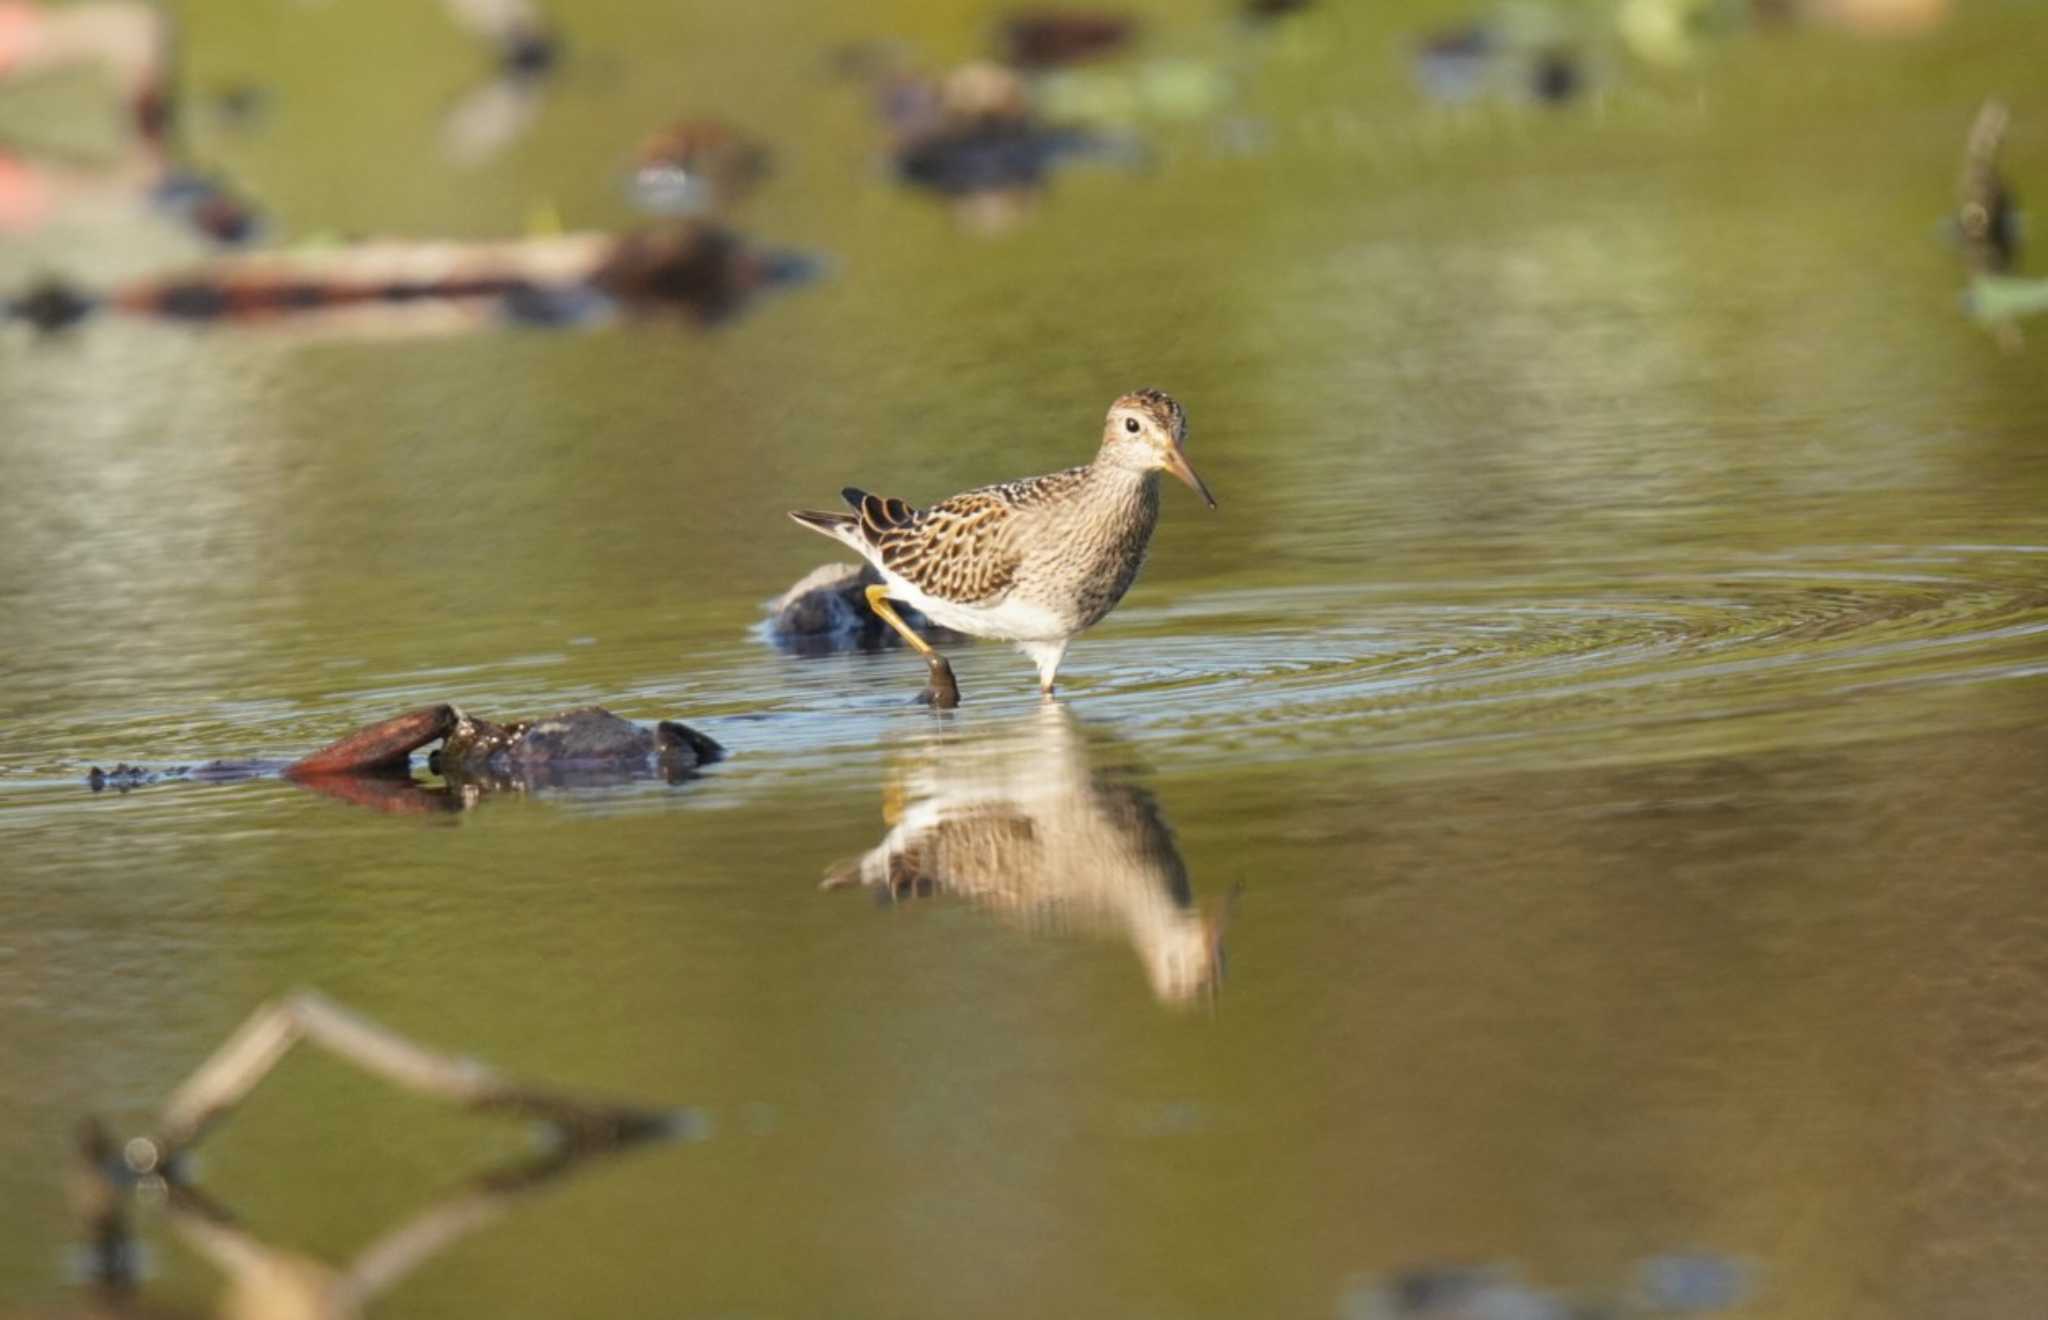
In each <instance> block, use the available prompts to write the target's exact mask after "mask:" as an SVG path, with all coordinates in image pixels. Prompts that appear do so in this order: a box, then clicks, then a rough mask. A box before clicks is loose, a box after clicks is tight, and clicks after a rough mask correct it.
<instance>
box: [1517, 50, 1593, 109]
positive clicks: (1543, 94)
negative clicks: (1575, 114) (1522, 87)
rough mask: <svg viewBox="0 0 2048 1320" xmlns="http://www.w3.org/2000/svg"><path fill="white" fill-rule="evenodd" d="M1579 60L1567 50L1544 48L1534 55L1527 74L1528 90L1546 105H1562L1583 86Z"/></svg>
mask: <svg viewBox="0 0 2048 1320" xmlns="http://www.w3.org/2000/svg"><path fill="white" fill-rule="evenodd" d="M1585 81H1586V80H1585V78H1584V76H1583V75H1582V74H1580V72H1579V62H1578V59H1577V57H1575V56H1574V55H1573V54H1572V53H1571V52H1570V51H1568V50H1546V51H1544V52H1542V53H1541V54H1539V55H1538V56H1537V57H1536V63H1535V66H1534V68H1532V69H1531V70H1530V74H1529V90H1530V92H1531V93H1533V94H1534V95H1535V97H1536V99H1537V100H1539V101H1542V102H1544V103H1545V104H1548V105H1563V104H1564V103H1565V102H1566V101H1569V100H1571V99H1572V98H1573V97H1575V96H1577V95H1578V94H1579V92H1580V91H1581V90H1582V89H1583V88H1584V86H1585Z"/></svg>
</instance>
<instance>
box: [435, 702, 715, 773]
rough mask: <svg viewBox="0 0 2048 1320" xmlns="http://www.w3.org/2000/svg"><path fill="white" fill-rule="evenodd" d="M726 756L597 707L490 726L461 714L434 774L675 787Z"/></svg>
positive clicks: (674, 730) (675, 728) (664, 726)
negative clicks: (655, 779)
mask: <svg viewBox="0 0 2048 1320" xmlns="http://www.w3.org/2000/svg"><path fill="white" fill-rule="evenodd" d="M724 755H725V749H724V748H723V747H721V746H720V745H719V744H718V743H717V742H716V741H715V740H713V739H711V738H707V737H705V736H704V735H703V734H701V733H698V732H697V731H696V730H695V729H692V728H690V727H689V726H688V725H686V724H678V723H676V722H674V721H672V720H664V721H663V722H662V723H661V724H660V725H658V726H657V727H656V728H654V729H652V730H648V729H643V728H641V727H640V726H639V725H637V724H635V723H633V722H632V721H631V720H623V719H620V718H619V717H618V716H616V715H614V714H612V713H611V712H610V711H608V710H605V709H604V708H602V707H600V706H583V707H579V708H577V709H575V710H565V711H562V712H560V713H559V714H555V715H547V716H543V717H542V718H540V719H537V720H525V721H521V722H519V723H515V724H493V723H491V722H490V721H489V720H480V719H476V718H474V717H472V716H468V715H462V714H457V715H456V718H455V724H454V727H453V728H451V729H450V730H449V731H448V734H447V736H446V738H444V739H443V740H442V743H441V748H440V750H439V751H437V752H435V753H434V754H433V756H432V757H431V758H430V759H429V760H428V763H427V764H428V766H429V768H431V769H433V770H434V771H435V772H436V773H438V774H441V775H445V776H447V777H449V778H451V779H464V780H481V781H498V782H501V783H502V782H508V781H509V782H517V783H522V784H528V785H531V784H535V783H549V784H568V783H575V782H592V781H593V778H594V777H602V778H604V779H607V780H611V781H616V780H618V779H619V778H622V777H623V778H638V777H640V776H642V775H650V774H660V775H662V776H664V777H666V778H668V779H669V780H670V782H677V781H679V780H680V779H682V778H686V777H687V776H688V774H689V772H691V771H693V770H695V769H696V768H697V767H698V766H701V765H706V764H709V763H710V762H712V761H716V760H719V759H720V758H722V757H723V756H724Z"/></svg>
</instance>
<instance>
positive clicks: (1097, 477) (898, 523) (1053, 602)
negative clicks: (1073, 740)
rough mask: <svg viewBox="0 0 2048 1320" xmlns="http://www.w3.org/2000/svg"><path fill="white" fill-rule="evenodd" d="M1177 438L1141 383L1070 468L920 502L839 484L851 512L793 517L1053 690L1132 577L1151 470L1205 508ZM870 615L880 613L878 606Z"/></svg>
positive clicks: (937, 669)
mask: <svg viewBox="0 0 2048 1320" xmlns="http://www.w3.org/2000/svg"><path fill="white" fill-rule="evenodd" d="M1186 439H1187V416H1186V414H1185V413H1184V412H1183V411H1182V410H1181V406H1180V405H1179V404H1178V403H1176V402H1174V400H1173V399H1172V398H1171V397H1169V396H1168V395H1165V394H1162V393H1160V392H1159V391H1157V390H1139V391H1137V392H1135V393H1132V394H1126V395H1124V396H1123V397H1122V398H1120V399H1118V400H1117V401H1116V402H1115V403H1114V404H1112V405H1111V406H1110V410H1109V417H1108V420H1107V422H1106V423H1105V425H1104V428H1103V438H1102V447H1101V449H1100V450H1099V451H1098V452H1097V454H1096V456H1095V460H1094V461H1093V462H1091V463H1088V464H1085V465H1083V466H1081V467H1075V468H1068V469H1066V470H1064V471H1061V472H1053V473H1049V474H1047V475H1045V476H1042V477H1030V478H1026V479H1024V480H1021V481H1007V482H1001V483H999V484H996V485H993V486H982V487H979V488H977V489H975V490H970V491H967V492H965V493H963V494H959V495H954V496H952V497H950V498H948V499H943V500H940V501H938V502H937V503H935V504H931V505H928V506H926V507H924V508H921V509H920V508H915V507H913V506H911V505H910V504H908V503H906V502H905V501H903V500H901V499H896V498H893V497H886V496H879V495H872V494H869V493H868V492H867V491H864V490H861V489H859V488H858V487H854V486H849V487H847V488H846V489H845V490H844V491H842V492H841V494H842V496H843V497H844V498H845V500H846V502H847V504H848V505H849V506H851V507H852V508H853V509H854V511H855V512H854V513H852V514H843V513H815V512H796V513H792V514H791V515H790V516H791V517H793V518H795V519H796V520H797V521H798V522H799V523H802V524H803V525H804V526H806V527H809V528H811V529H812V530H813V531H817V532H821V533H823V534H825V535H827V536H831V537H834V538H836V539H838V540H840V541H843V542H845V543H846V544H847V545H849V546H851V547H853V549H855V550H857V551H858V552H860V554H861V555H862V557H863V558H865V559H867V560H868V562H869V563H872V564H873V565H874V566H875V567H876V568H877V569H879V570H880V571H881V573H882V575H883V578H884V580H885V581H886V582H887V584H888V591H887V595H888V596H889V597H890V598H893V599H896V600H902V601H905V602H907V603H909V604H911V605H914V606H916V607H917V608H918V609H920V610H922V611H924V613H925V614H926V615H927V616H929V617H930V618H931V619H932V620H933V621H934V622H937V623H940V624H943V625H944V626H946V627H948V628H952V629H954V630H956V631H959V632H963V633H967V634H969V635H970V636H976V637H993V638H1000V639H1003V640H1006V641H1012V642H1016V643H1017V644H1018V645H1019V646H1020V647H1021V648H1022V649H1023V650H1024V651H1025V653H1026V654H1028V655H1030V656H1031V657H1032V659H1033V660H1035V661H1036V662H1037V664H1038V668H1039V680H1040V685H1041V687H1042V688H1043V689H1044V690H1045V691H1047V692H1050V691H1051V690H1052V682H1053V675H1054V674H1055V673H1056V672H1057V670H1058V668H1059V662H1060V657H1061V655H1062V654H1063V653H1064V652H1065V650H1066V646H1067V643H1068V642H1069V641H1071V640H1072V639H1073V638H1074V637H1075V636H1076V635H1077V634H1079V633H1081V632H1082V631H1084V630H1086V629H1088V628H1090V627H1092V626H1094V625H1095V624H1096V623H1099V622H1101V620H1102V619H1103V617H1104V616H1105V615H1107V614H1108V613H1109V612H1110V610H1112V609H1114V608H1115V606H1116V603H1117V602H1118V601H1119V600H1121V599H1122V598H1123V595H1124V593H1125V592H1126V591H1128V590H1130V587H1131V583H1132V582H1134V581H1135V580H1136V579H1137V576H1138V569H1139V568H1140V567H1141V566H1142V565H1143V563H1144V560H1145V549H1146V545H1147V544H1148V543H1149V541H1150V540H1151V537H1152V529H1153V526H1154V525H1155V524H1156V523H1157V522H1158V519H1159V473H1160V472H1161V471H1168V472H1172V473H1174V474H1175V475H1176V476H1178V477H1180V478H1181V479H1182V480H1183V481H1186V482H1187V483H1188V485H1190V486H1191V487H1193V488H1194V489H1195V490H1197V491H1198V492H1200V493H1201V495H1202V498H1203V499H1205V500H1208V502H1209V503H1210V504H1211V505H1212V506H1213V505H1214V504H1215V500H1213V499H1211V498H1210V496H1209V492H1208V489H1207V488H1206V487H1204V486H1203V485H1202V483H1201V479H1200V478H1199V477H1197V476H1196V475H1195V472H1194V469H1193V468H1192V467H1190V466H1188V461H1187V458H1186V456H1185V455H1184V454H1183V453H1182V446H1183V445H1184V444H1185V442H1186ZM877 613H881V614H882V617H883V618H885V619H887V618H888V617H889V616H888V614H887V613H884V612H883V610H882V608H881V607H880V606H878V607H877ZM906 636H911V634H909V633H908V632H907V631H906ZM919 645H920V647H921V643H919ZM921 649H922V651H923V653H924V654H925V655H926V658H927V660H928V661H930V662H931V663H932V666H933V672H934V676H935V679H937V678H938V677H940V676H941V675H943V678H944V682H945V684H947V685H950V683H951V673H950V670H949V669H947V668H946V667H945V662H944V661H943V660H942V659H939V658H938V657H937V654H936V653H935V652H931V651H930V650H929V648H922V647H921ZM935 692H936V693H939V694H941V695H943V692H944V687H943V686H942V687H939V688H935Z"/></svg>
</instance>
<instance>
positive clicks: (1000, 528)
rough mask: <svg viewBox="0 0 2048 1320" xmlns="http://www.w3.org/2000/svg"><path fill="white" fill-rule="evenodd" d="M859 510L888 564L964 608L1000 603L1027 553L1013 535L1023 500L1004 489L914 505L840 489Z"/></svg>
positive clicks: (864, 530)
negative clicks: (1015, 500) (1015, 499)
mask: <svg viewBox="0 0 2048 1320" xmlns="http://www.w3.org/2000/svg"><path fill="white" fill-rule="evenodd" d="M840 495H841V497H842V498H844V499H845V501H846V502H847V504H849V505H851V506H852V507H853V508H854V509H855V510H856V511H857V512H858V514H859V518H860V533H861V539H862V540H864V541H866V542H867V543H868V544H869V545H871V546H873V547H874V548H875V551H876V553H877V554H878V555H879V556H880V557H881V561H882V564H883V566H884V567H886V568H887V569H888V570H889V571H890V572H892V573H895V574H896V575H898V576H899V577H902V578H904V579H905V580H907V581H909V582H912V583H915V584H916V585H917V587H918V589H919V590H921V591H924V592H926V593H928V594H930V595H933V596H936V597H938V598H939V599H941V600H950V601H955V602H958V603H959V604H962V605H980V604H988V603H993V602H995V601H997V600H1000V599H1001V598H1002V597H1003V596H1004V595H1005V594H1006V593H1007V592H1008V591H1009V590H1010V585H1011V583H1012V582H1013V581H1014V580H1015V578H1016V575H1017V566H1018V564H1019V563H1020V562H1022V560H1023V554H1022V553H1021V552H1020V551H1019V550H1018V549H1017V548H1016V546H1015V545H1014V544H1013V538H1012V536H1011V534H1010V532H1011V525H1012V515H1013V514H1014V513H1015V511H1016V505H1015V504H1014V503H1013V502H1012V501H1011V500H1010V499H1009V498H1008V497H1007V496H1006V495H1005V494H1003V493H1002V490H1001V488H998V487H991V488H988V489H985V490H971V491H968V492H967V493H966V494H964V495H955V496H953V497H952V498H951V499H945V500H940V501H939V502H938V503H937V504H934V505H932V506H931V507H930V508H925V509H914V508H912V507H911V506H910V505H908V504H906V503H904V502H903V501H902V500H899V499H894V498H891V497H888V496H882V495H871V494H869V493H868V492H867V491H864V490H861V489H860V488H859V487H857V486H848V487H847V488H846V489H845V490H843V491H841V492H840Z"/></svg>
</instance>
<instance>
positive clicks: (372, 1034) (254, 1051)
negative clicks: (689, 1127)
mask: <svg viewBox="0 0 2048 1320" xmlns="http://www.w3.org/2000/svg"><path fill="white" fill-rule="evenodd" d="M301 1037H304V1038H306V1039H308V1040H311V1041H312V1042H313V1043H314V1044H316V1045H320V1046H322V1047H324V1048H325V1049H327V1050H329V1051H331V1052H333V1053H334V1054H337V1055H339V1056H340V1057H342V1058H343V1059H346V1060H348V1061H349V1062H350V1063H353V1064H355V1065H356V1066H357V1067H359V1068H362V1069H363V1070H365V1071H366V1072H371V1073H375V1074H376V1075H377V1076H379V1077H382V1078H383V1079H384V1080H386V1081H388V1082H390V1083H391V1084H392V1085H394V1086H400V1087H404V1088H405V1089H406V1090H408V1091H416V1092H419V1093H421V1094H423V1095H431V1096H434V1097H437V1098H439V1099H442V1100H446V1101H449V1102H450V1103H453V1104H459V1105H463V1106H465V1107H467V1108H470V1109H479V1110H493V1111H500V1112H505V1113H512V1114H521V1115H524V1116H526V1117H529V1118H537V1119H541V1120H544V1121H546V1122H549V1123H553V1124H555V1125H557V1126H559V1127H560V1128H561V1129H563V1131H564V1133H565V1134H566V1135H567V1136H568V1137H569V1139H570V1140H571V1142H572V1143H574V1144H586V1143H598V1144H601V1143H603V1142H605V1141H618V1140H624V1139H627V1138H630V1137H632V1136H635V1135H642V1134H652V1133H654V1132H657V1131H659V1130H661V1129H662V1128H664V1127H665V1126H666V1125H667V1123H668V1122H669V1118H668V1116H665V1115H661V1114H657V1113H654V1112H651V1111H646V1110H637V1109H628V1108H623V1107H618V1106H613V1105H602V1104H591V1103H587V1102H585V1101H581V1100H577V1099H573V1098H570V1097H568V1096H563V1095H557V1094H553V1093H550V1092H547V1091H544V1090H540V1089H538V1088H534V1087H529V1086H525V1085H522V1084H519V1083H515V1082H512V1081H509V1080H507V1079H506V1078H504V1077H501V1076H500V1075H499V1074H498V1073H497V1072H495V1071H494V1070H493V1069H491V1068H490V1067H488V1066H486V1065H485V1064H482V1063H479V1062H477V1061H476V1060H474V1059H464V1058H459V1057H456V1056H452V1055H445V1054H436V1053H434V1052H432V1051H431V1050H427V1049H424V1048H422V1047H421V1046H419V1045H416V1044H414V1043H413V1042H411V1041H409V1040H407V1039H405V1038H404V1037H403V1036H400V1035H398V1034H397V1033H395V1032H392V1031H388V1030H386V1029H385V1028H383V1027H380V1026H378V1025H377V1024H376V1023H374V1022H371V1021H370V1020H369V1019H368V1018H364V1017H360V1016H358V1015H357V1014H354V1013H351V1012H349V1011H348V1010H347V1009H345V1008H343V1007H341V1006H340V1005H339V1004H336V1003H333V1002H332V1001H330V1000H328V999H326V998H324V997H322V996H320V995H318V994H314V993H313V992H311V991H303V990H302V991H300V992H298V993H297V994H294V995H291V996H289V997H287V998H285V999H282V1000H279V1001H277V1002H275V1003H270V1004H265V1005H263V1006H262V1007H261V1008H258V1009H257V1010H256V1011H255V1012H254V1013H253V1014H251V1015H250V1016H249V1020H248V1021H246V1022H244V1023H243V1024H242V1026H241V1029H240V1030H238V1031H236V1032H235V1034H234V1035H233V1036H231V1037H229V1039H228V1041H227V1043H226V1044H224V1045H222V1046H221V1047H220V1048H219V1049H218V1050H215V1051H214V1053H213V1057H211V1058H209V1059H208V1060H207V1061H206V1062H205V1063H203V1064H201V1065H200V1066H199V1069H198V1071H196V1072H194V1073H193V1074H192V1076H191V1077H190V1078H188V1079H186V1082H185V1084H184V1085H183V1086H181V1087H179V1088H178V1089H177V1090H176V1091H175V1092H174V1093H172V1095H171V1098H170V1100H169V1101H168V1102H167V1103H166V1104H165V1105H164V1112H163V1117H162V1119H161V1121H160V1125H159V1128H158V1152H159V1155H158V1157H159V1160H160V1161H165V1160H168V1159H169V1158H170V1157H171V1156H173V1155H175V1154H177V1153H178V1152H180V1151H182V1150H183V1149H185V1148H186V1147H188V1146H190V1145H192V1144H193V1143H194V1142H196V1141H197V1140H198V1139H199V1138H200V1137H201V1136H202V1135H204V1133H205V1132H206V1130H207V1129H208V1128H209V1127H211V1126H212V1125H213V1123H214V1122H216V1121H217V1120H218V1119H220V1118H222V1117H223V1116H225V1115H226V1114H227V1113H228V1111H230V1110H232V1109H233V1108H234V1107H235V1106H236V1105H237V1104H239V1103H241V1101H242V1098H243V1097H244V1096H246V1095H248V1094H249V1092H250V1091H252V1090H254V1089H255V1087H256V1084H257V1083H258V1082H260V1081H262V1080H263V1079H264V1077H266V1076H268V1075H269V1073H270V1070H271V1069H272V1068H274V1067H276V1066H277V1063H278V1060H280V1059H282V1058H283V1057H284V1055H285V1053H286V1052H287V1051H288V1050H290V1049H291V1047H292V1046H293V1045H294V1044H295V1043H297V1042H298V1040H299V1039H300V1038H301Z"/></svg>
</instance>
